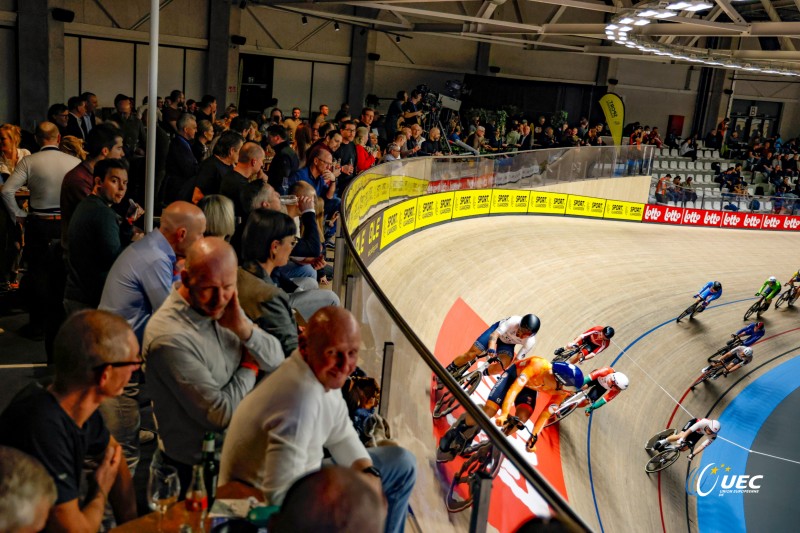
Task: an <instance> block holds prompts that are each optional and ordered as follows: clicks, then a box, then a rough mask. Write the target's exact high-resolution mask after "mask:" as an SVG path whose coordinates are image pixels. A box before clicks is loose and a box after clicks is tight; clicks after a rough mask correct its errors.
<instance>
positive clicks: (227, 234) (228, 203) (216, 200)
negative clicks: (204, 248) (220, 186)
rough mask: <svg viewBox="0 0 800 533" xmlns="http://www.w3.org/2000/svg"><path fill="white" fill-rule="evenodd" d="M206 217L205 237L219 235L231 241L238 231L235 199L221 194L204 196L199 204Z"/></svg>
mask: <svg viewBox="0 0 800 533" xmlns="http://www.w3.org/2000/svg"><path fill="white" fill-rule="evenodd" d="M197 207H199V208H200V209H202V210H203V214H204V215H205V217H206V230H205V232H203V236H204V237H219V238H220V239H222V240H224V241H226V242H227V241H230V240H231V237H233V233H234V232H235V231H236V215H234V213H233V201H232V200H231V199H230V198H228V197H227V196H222V195H221V194H209V195H208V196H204V197H203V199H202V200H200V202H199V203H198V204H197Z"/></svg>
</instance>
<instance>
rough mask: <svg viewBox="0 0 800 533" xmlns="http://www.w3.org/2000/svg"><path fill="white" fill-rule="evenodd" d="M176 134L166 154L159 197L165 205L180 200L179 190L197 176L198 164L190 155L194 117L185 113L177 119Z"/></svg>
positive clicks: (192, 155) (195, 126)
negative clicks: (164, 173)
mask: <svg viewBox="0 0 800 533" xmlns="http://www.w3.org/2000/svg"><path fill="white" fill-rule="evenodd" d="M177 124H178V126H177V127H178V134H177V135H176V136H175V137H173V138H172V142H170V143H169V151H168V152H167V166H166V175H165V176H164V183H163V184H162V189H163V190H162V191H160V192H158V195H159V197H160V198H161V199H162V200H163V201H164V202H165V203H167V204H169V203H172V202H174V201H175V200H179V199H180V194H181V190H182V189H184V187H185V186H186V183H187V182H190V181H191V180H192V179H193V178H194V177H195V176H197V169H198V163H197V159H195V157H194V154H193V153H192V140H193V139H194V136H195V133H197V121H196V120H195V118H194V115H190V114H188V113H185V114H183V115H181V117H180V118H179V119H178V122H177Z"/></svg>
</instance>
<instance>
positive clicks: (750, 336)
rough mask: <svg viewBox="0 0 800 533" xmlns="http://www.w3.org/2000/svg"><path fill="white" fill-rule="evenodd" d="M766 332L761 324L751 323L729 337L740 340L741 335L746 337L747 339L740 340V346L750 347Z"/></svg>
mask: <svg viewBox="0 0 800 533" xmlns="http://www.w3.org/2000/svg"><path fill="white" fill-rule="evenodd" d="M766 332H767V330H766V329H765V328H764V323H763V322H751V323H750V324H748V325H746V326H745V327H743V328H742V329H740V330H739V331H737V332H736V333H734V334H733V335H731V337H733V338H737V337H739V338H741V337H742V335H747V338H746V339H744V340H742V346H752V345H754V344H755V343H756V341H758V339H760V338H761V337H763V336H764V333H766Z"/></svg>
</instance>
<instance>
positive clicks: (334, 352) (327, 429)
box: [219, 307, 416, 533]
mask: <svg viewBox="0 0 800 533" xmlns="http://www.w3.org/2000/svg"><path fill="white" fill-rule="evenodd" d="M360 344H361V333H360V330H359V325H358V323H357V322H356V320H355V318H354V317H353V315H352V314H351V313H350V312H349V311H347V310H345V309H342V308H338V307H326V308H324V309H321V310H320V311H318V312H317V313H315V314H314V316H312V317H311V320H309V323H308V326H307V328H306V329H305V331H304V332H303V333H302V335H301V336H300V343H299V347H298V349H297V350H296V351H295V352H294V353H292V355H291V357H289V358H288V359H287V360H286V362H285V363H284V364H283V365H281V366H280V368H278V370H276V371H275V372H274V374H273V375H271V376H269V377H268V378H267V379H265V380H264V381H262V382H261V383H260V384H259V385H258V387H256V389H255V390H254V391H253V392H252V393H251V394H250V395H248V396H247V397H246V398H245V399H244V401H243V402H242V403H241V405H240V406H239V409H238V410H237V411H236V412H235V413H234V416H233V420H232V421H231V424H230V428H229V430H228V434H227V438H226V442H225V447H224V448H223V451H222V460H221V465H220V480H219V482H220V483H221V484H224V483H227V482H229V481H233V480H239V481H243V482H245V483H247V484H249V485H252V486H255V487H258V488H259V489H261V490H263V491H264V495H265V497H266V499H267V502H268V503H269V504H271V505H278V504H280V503H281V502H282V501H283V499H284V497H285V496H286V492H287V490H288V489H289V486H290V484H291V483H292V481H293V480H295V479H297V478H298V477H300V476H302V475H304V474H307V473H309V472H313V471H315V470H319V468H320V467H321V463H322V459H323V447H324V448H326V449H327V450H328V451H329V452H330V453H331V455H332V456H333V459H334V460H335V461H336V463H337V464H339V465H341V466H349V467H351V468H352V469H353V470H355V471H357V472H363V473H364V474H363V475H364V478H363V479H365V480H368V482H369V483H371V484H372V485H373V486H374V487H376V489H377V488H378V487H379V486H380V488H381V489H382V491H383V493H384V494H385V495H386V499H387V501H388V504H389V512H388V516H387V519H386V527H385V531H387V532H392V533H394V532H401V531H403V528H404V526H405V520H406V513H407V510H408V498H409V497H410V495H411V491H412V489H413V487H414V482H415V480H416V460H415V458H414V456H413V455H412V454H411V453H409V452H408V451H407V450H404V449H403V448H401V447H399V446H382V447H377V448H370V449H369V450H368V449H366V448H364V445H363V444H361V441H360V440H359V439H358V435H357V434H356V431H355V429H354V428H353V425H352V422H351V421H350V419H349V417H348V413H347V405H346V404H345V401H344V398H343V397H342V394H341V390H340V389H341V388H342V386H343V385H344V383H345V381H346V380H347V378H348V376H349V375H350V374H351V373H352V372H353V370H355V367H356V362H357V360H358V352H359V348H360ZM312 420H313V423H311V422H309V423H303V422H301V423H300V424H299V425H298V421H312ZM368 476H372V477H368Z"/></svg>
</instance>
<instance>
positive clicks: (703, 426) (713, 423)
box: [653, 418, 722, 461]
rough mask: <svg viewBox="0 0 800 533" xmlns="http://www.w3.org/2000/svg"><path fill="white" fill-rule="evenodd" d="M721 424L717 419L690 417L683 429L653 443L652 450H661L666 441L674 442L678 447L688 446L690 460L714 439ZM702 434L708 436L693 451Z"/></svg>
mask: <svg viewBox="0 0 800 533" xmlns="http://www.w3.org/2000/svg"><path fill="white" fill-rule="evenodd" d="M721 427H722V426H721V425H720V423H719V421H718V420H712V419H708V418H692V419H691V420H689V421H688V422H687V423H686V425H685V426H683V429H682V430H681V431H679V432H678V433H676V434H674V435H670V436H669V437H667V438H666V439H662V440H660V441H658V442H656V443H655V444H654V445H653V449H654V450H661V449H662V448H664V446H665V445H666V444H667V443H673V442H674V443H675V444H677V445H678V447H680V448H683V447H684V446H688V447H689V449H690V450H691V453H689V460H690V461H691V460H692V459H693V458H694V456H695V455H697V454H699V453H700V452H702V451H703V450H705V449H706V448H707V447H708V446H709V445H710V444H711V443H712V442H714V439H716V438H717V434H718V433H719V430H720V429H721ZM703 435H705V436H707V437H708V438H707V439H706V440H705V441H704V442H703V444H701V445H700V448H699V449H698V450H697V451H695V449H694V447H695V446H696V445H697V443H698V442H699V441H700V439H702V438H703Z"/></svg>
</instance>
